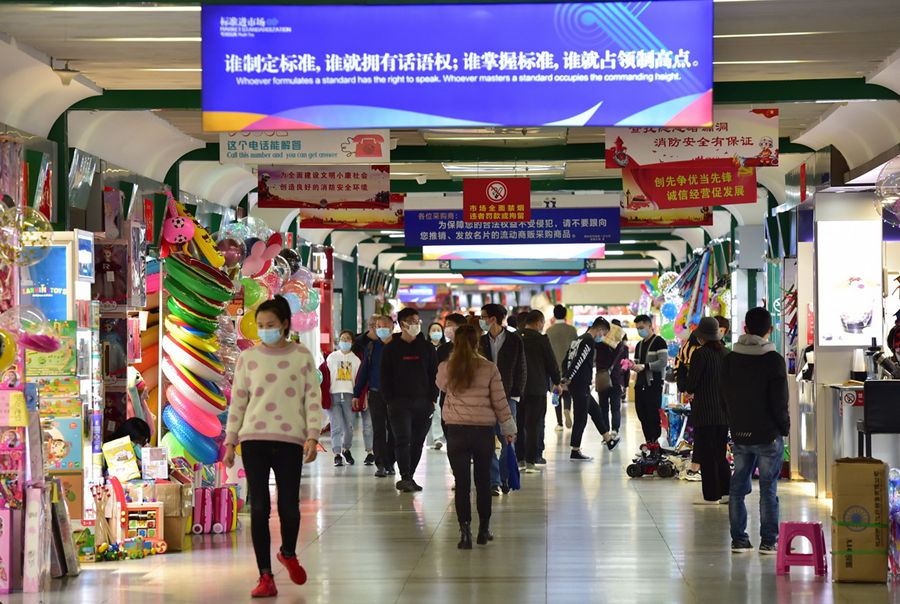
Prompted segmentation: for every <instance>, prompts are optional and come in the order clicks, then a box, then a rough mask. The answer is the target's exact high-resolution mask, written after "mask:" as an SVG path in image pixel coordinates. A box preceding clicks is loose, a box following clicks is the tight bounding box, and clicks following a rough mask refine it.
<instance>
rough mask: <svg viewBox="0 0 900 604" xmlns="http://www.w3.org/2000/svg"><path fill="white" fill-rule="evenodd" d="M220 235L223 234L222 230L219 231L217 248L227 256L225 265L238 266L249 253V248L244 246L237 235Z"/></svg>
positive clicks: (223, 255) (229, 266)
mask: <svg viewBox="0 0 900 604" xmlns="http://www.w3.org/2000/svg"><path fill="white" fill-rule="evenodd" d="M218 235H221V232H220V233H217V238H216V249H217V250H219V251H220V252H221V253H222V257H224V258H225V266H226V267H228V268H233V267H235V266H237V265H238V263H240V261H241V260H243V259H244V257H245V256H246V255H247V249H246V248H245V247H244V243H243V241H241V240H240V239H238V238H236V237H228V236H226V237H221V238H220V237H218Z"/></svg>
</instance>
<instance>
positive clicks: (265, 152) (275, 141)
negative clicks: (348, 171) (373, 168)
mask: <svg viewBox="0 0 900 604" xmlns="http://www.w3.org/2000/svg"><path fill="white" fill-rule="evenodd" d="M390 137H391V135H390V130H387V129H382V130H302V131H299V130H267V131H255V132H250V131H245V132H222V133H220V134H219V161H220V162H222V163H223V164H225V163H231V164H254V165H259V164H263V165H266V164H280V165H301V164H329V163H335V164H379V163H388V162H390V161H391V151H390Z"/></svg>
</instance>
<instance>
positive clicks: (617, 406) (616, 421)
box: [597, 384, 622, 432]
mask: <svg viewBox="0 0 900 604" xmlns="http://www.w3.org/2000/svg"><path fill="white" fill-rule="evenodd" d="M597 398H598V399H599V401H598V402H599V404H600V413H602V414H603V416H604V417H610V416H612V422H611V424H610V425H611V427H612V429H613V430H615V431H616V432H618V431H619V428H620V427H621V426H622V387H621V386H617V385H615V384H613V385H612V386H610V387H609V388H607V389H606V390H604V391H603V392H598V393H597Z"/></svg>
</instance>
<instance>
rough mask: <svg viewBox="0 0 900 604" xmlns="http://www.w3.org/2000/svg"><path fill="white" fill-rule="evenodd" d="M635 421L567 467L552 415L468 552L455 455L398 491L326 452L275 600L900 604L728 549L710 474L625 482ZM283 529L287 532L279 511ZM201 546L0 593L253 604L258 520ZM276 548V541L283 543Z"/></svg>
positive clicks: (879, 589) (427, 461) (825, 507)
mask: <svg viewBox="0 0 900 604" xmlns="http://www.w3.org/2000/svg"><path fill="white" fill-rule="evenodd" d="M632 418H633V413H632V411H631V409H628V412H627V413H626V420H625V421H626V425H625V426H623V430H622V432H623V433H624V434H625V438H624V439H623V441H622V444H621V445H620V446H619V448H618V449H617V450H616V451H614V452H612V453H610V452H609V451H607V450H606V448H605V447H604V446H602V444H601V442H600V437H599V435H598V434H597V433H596V431H595V430H594V429H593V427H592V426H589V427H588V430H587V433H586V439H585V443H584V450H585V451H586V452H587V453H588V454H590V455H593V456H595V460H594V461H593V462H587V463H574V462H570V461H568V453H569V449H568V447H567V446H566V444H567V439H568V434H569V432H568V431H566V432H565V433H559V432H555V431H554V430H553V425H554V423H555V421H554V420H555V418H554V417H553V415H552V413H550V414H548V430H547V434H546V444H547V450H546V452H545V456H546V457H547V459H549V460H550V463H549V465H548V466H547V468H546V470H545V471H544V472H542V473H540V474H527V475H525V474H523V476H522V490H521V491H518V492H515V493H512V494H510V495H505V496H502V497H499V498H494V515H493V519H492V528H493V529H494V532H495V534H496V540H495V541H494V542H493V543H492V544H490V545H488V546H487V547H481V546H477V545H476V546H475V549H473V550H472V551H459V550H457V549H456V541H457V538H458V536H457V522H456V516H455V513H454V510H453V499H452V497H453V492H452V491H451V486H452V484H453V480H452V478H451V476H450V473H449V467H448V464H447V457H446V454H445V452H444V451H433V450H427V451H426V452H425V454H424V456H423V462H422V464H421V466H420V468H419V473H418V474H417V480H418V482H419V483H420V484H422V485H423V486H424V487H425V490H424V491H423V492H422V493H419V494H416V495H408V494H403V495H401V494H398V493H397V492H396V491H395V490H394V488H393V482H394V480H391V479H386V478H385V479H376V478H374V477H373V476H372V471H373V470H372V468H371V467H366V466H363V465H359V464H358V465H355V466H349V467H348V466H345V467H343V468H334V467H332V465H331V456H330V455H323V456H321V457H320V458H319V460H318V461H317V462H316V463H315V464H312V465H310V466H308V467H306V468H304V479H303V485H302V499H303V501H302V504H301V507H302V511H303V522H302V528H301V535H300V546H299V548H300V557H301V561H302V563H303V564H304V566H305V567H306V569H307V571H308V572H309V577H310V578H309V582H308V583H307V584H306V585H304V586H302V587H299V586H296V585H293V584H292V583H290V581H289V580H288V578H287V575H286V573H285V572H284V570H283V569H281V568H280V567H279V568H278V569H276V577H275V579H276V583H277V585H278V589H279V591H280V593H279V596H278V599H277V601H279V602H296V603H304V604H311V603H314V602H329V603H343V602H347V603H357V602H359V603H382V602H384V603H395V602H396V603H404V604H406V603H409V604H418V603H435V602H452V603H466V602H491V603H494V604H499V603H502V602H511V603H517V604H518V603H522V604H524V603H532V602H534V603H542V602H550V603H556V602H585V603H588V602H589V603H595V602H596V603H603V602H610V603H620V602H639V603H643V602H647V603H661V602H723V603H727V604H732V603H745V602H746V603H750V602H754V603H756V602H764V603H767V604H774V603H775V602H797V603H818V602H859V603H866V604H868V603H875V602H889V601H894V600H896V601H900V591H898V590H896V589H894V588H893V587H892V586H891V587H889V586H885V585H849V584H833V583H831V580H830V577H829V578H826V579H823V578H817V577H814V576H813V575H812V571H811V569H796V570H794V571H793V573H792V574H791V575H790V576H788V577H776V575H775V559H774V556H769V557H761V556H760V555H758V554H757V553H756V552H753V553H747V554H742V555H733V554H731V552H730V550H729V544H730V540H729V536H728V511H727V506H717V507H697V506H693V505H692V504H691V502H692V501H693V500H694V499H695V498H697V496H698V495H699V492H700V485H699V484H698V483H686V482H681V481H678V480H675V479H657V478H641V479H629V478H627V477H626V475H625V471H624V468H625V465H626V464H627V463H628V462H629V461H630V459H631V456H632V455H633V453H634V450H635V448H636V447H637V445H638V432H637V425H636V421H635V420H634V419H632ZM564 440H565V442H564ZM360 453H361V451H360ZM357 457H358V458H361V457H363V455H361V454H360V455H358V456H357ZM779 495H780V499H781V509H782V519H795V520H818V521H821V522H823V523H826V519H827V518H828V516H829V514H830V505H829V503H828V502H827V501H818V500H816V499H814V498H813V497H812V488H811V487H810V485H808V484H806V483H785V482H782V483H781V484H780V486H779ZM748 502H749V507H750V510H751V526H750V533H751V536H752V537H754V540H753V541H754V543H755V544H758V541H759V540H758V537H756V534H757V533H758V530H759V525H758V514H757V513H756V512H755V510H754V508H756V507H757V506H758V499H757V496H756V495H755V494H753V495H751V496H750V497H748ZM243 521H244V523H245V524H246V523H247V522H248V518H247V517H246V516H245V517H243ZM826 527H827V524H826ZM272 531H273V535H277V534H278V520H277V518H276V517H273V519H272ZM826 540H830V536H829V535H828V534H827V532H826ZM190 541H191V543H190V551H185V552H183V553H170V554H166V555H164V556H156V557H152V558H147V559H145V560H137V561H127V562H117V563H103V564H92V565H87V566H85V568H84V571H83V572H82V574H81V576H80V577H77V578H74V579H67V580H65V581H54V583H53V589H52V591H51V592H50V593H48V594H44V595H43V596H37V595H24V594H14V595H11V596H8V597H4V596H2V595H0V602H52V603H61V604H62V603H65V604H74V603H76V602H90V603H91V604H100V603H104V602H128V603H129V604H143V603H159V604H163V603H165V604H169V603H174V602H216V603H221V604H226V603H231V602H243V601H248V600H250V598H249V592H250V589H251V588H252V587H253V585H254V583H255V580H256V575H257V573H256V568H255V561H254V557H253V550H252V547H251V545H250V539H249V531H248V529H247V527H246V526H245V528H244V529H243V530H242V531H240V532H238V533H236V534H232V535H216V536H201V537H192V538H191V539H190ZM273 541H274V545H273V547H277V545H278V543H277V537H275V538H274V539H273ZM276 566H278V565H277V564H276Z"/></svg>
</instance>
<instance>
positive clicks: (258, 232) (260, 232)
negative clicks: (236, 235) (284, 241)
mask: <svg viewBox="0 0 900 604" xmlns="http://www.w3.org/2000/svg"><path fill="white" fill-rule="evenodd" d="M238 223H239V224H242V225H246V227H247V230H248V231H249V232H250V236H251V237H256V238H257V239H262V240H266V239H268V238H269V237H271V236H272V234H273V233H274V232H275V231H273V230H272V229H270V228H269V226H268V225H267V224H266V221H265V220H261V219H259V218H256V217H255V216H247V217H245V218H241V219H240V220H238Z"/></svg>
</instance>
